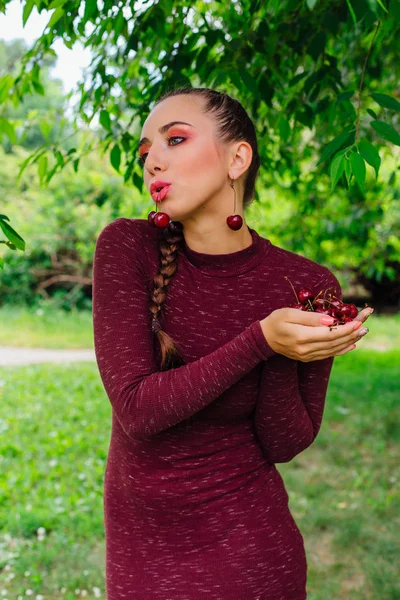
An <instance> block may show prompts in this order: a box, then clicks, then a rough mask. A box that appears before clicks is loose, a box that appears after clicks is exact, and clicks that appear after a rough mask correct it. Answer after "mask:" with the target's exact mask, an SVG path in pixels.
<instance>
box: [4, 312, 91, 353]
mask: <svg viewBox="0 0 400 600" xmlns="http://www.w3.org/2000/svg"><path fill="white" fill-rule="evenodd" d="M0 321H1V328H0V345H1V346H14V347H21V346H25V347H26V348H69V349H81V348H92V349H93V324H92V313H91V311H77V310H73V311H71V312H69V313H67V312H65V311H62V310H60V309H59V308H54V306H52V304H51V303H45V302H43V303H42V305H41V307H40V308H37V309H30V308H25V307H20V306H17V307H10V306H2V307H1V308H0Z"/></svg>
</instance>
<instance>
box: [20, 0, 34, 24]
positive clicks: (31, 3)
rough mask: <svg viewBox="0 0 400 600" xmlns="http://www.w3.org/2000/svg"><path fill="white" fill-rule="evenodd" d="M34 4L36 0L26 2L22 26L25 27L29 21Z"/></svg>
mask: <svg viewBox="0 0 400 600" xmlns="http://www.w3.org/2000/svg"><path fill="white" fill-rule="evenodd" d="M34 6H35V2H34V0H28V1H27V3H26V4H25V6H24V10H23V11H22V26H23V27H25V25H26V22H27V21H28V19H29V17H30V14H31V12H32V9H33V7H34Z"/></svg>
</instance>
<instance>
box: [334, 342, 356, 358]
mask: <svg viewBox="0 0 400 600" xmlns="http://www.w3.org/2000/svg"><path fill="white" fill-rule="evenodd" d="M355 348H357V346H356V344H352V345H351V346H347V348H345V349H344V350H342V351H341V352H338V353H337V354H335V356H341V355H342V354H347V352H350V350H354V349H355Z"/></svg>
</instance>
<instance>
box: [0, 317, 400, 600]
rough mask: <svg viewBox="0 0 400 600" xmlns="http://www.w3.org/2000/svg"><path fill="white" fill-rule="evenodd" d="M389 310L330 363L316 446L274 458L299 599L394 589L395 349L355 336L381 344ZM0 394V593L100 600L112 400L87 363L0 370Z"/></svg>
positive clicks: (389, 329) (398, 508)
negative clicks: (297, 540)
mask: <svg viewBox="0 0 400 600" xmlns="http://www.w3.org/2000/svg"><path fill="white" fill-rule="evenodd" d="M3 316H4V313H3ZM20 316H21V315H20ZM25 316H26V315H25ZM53 317H54V315H53ZM85 318H86V317H84V318H83V319H82V320H81V322H80V327H81V328H82V329H83V328H84V327H85V325H84V323H85V320H84V319H85ZM10 319H11V314H10ZM47 319H48V317H46V320H45V323H46V324H48V323H51V322H52V321H51V319H50V320H47ZM59 319H60V322H61V318H60V317H59ZM388 319H389V318H388ZM390 319H391V324H389V321H387V320H386V318H384V319H383V318H381V317H377V316H376V315H375V314H374V315H373V316H372V317H371V318H370V319H369V320H368V326H369V327H370V330H371V331H370V333H369V334H368V335H367V336H366V338H364V339H363V340H362V341H361V342H360V343H359V348H358V349H357V350H355V351H354V352H351V353H349V354H347V355H345V356H342V357H338V358H337V359H336V360H335V363H334V367H333V371H332V376H331V380H330V384H329V390H328V397H327V401H326V409H325V414H324V419H323V423H322V427H321V431H320V433H319V435H318V437H317V439H316V441H315V442H314V444H313V445H312V446H311V447H310V448H308V449H307V450H305V451H304V452H303V453H302V454H300V455H299V456H297V457H296V458H295V459H294V460H293V461H291V462H290V463H288V464H279V465H278V469H279V471H280V472H281V474H282V476H283V478H284V480H285V484H286V488H287V490H288V492H289V495H290V508H291V510H292V513H293V516H294V517H295V519H296V521H297V523H298V525H299V527H300V530H301V532H302V534H303V537H304V540H305V545H306V551H307V559H308V586H307V587H308V599H309V600H327V599H329V600H350V599H351V600H352V599H355V600H378V599H379V600H395V599H396V600H398V598H400V582H399V579H398V572H397V566H396V565H397V563H398V557H399V555H400V544H399V535H398V531H399V525H400V517H399V515H400V500H399V480H400V468H399V460H398V456H399V441H400V427H399V424H400V414H399V412H400V411H399V402H398V396H399V394H398V388H399V379H400V350H399V349H392V350H386V351H382V350H371V349H367V348H366V344H364V342H367V339H368V338H369V336H371V338H370V339H371V340H373V339H374V335H379V336H382V339H383V338H384V337H385V336H386V337H385V339H386V341H387V343H388V344H389V345H390V346H392V347H394V346H395V343H394V342H393V340H396V339H398V337H399V329H400V327H399V326H398V324H399V320H398V317H391V318H390ZM16 321H18V316H16V317H15V320H14V323H15V322H16ZM3 322H5V324H6V326H7V327H10V322H9V321H7V319H6V321H4V319H3ZM23 322H24V321H23V320H22V321H20V323H23ZM26 322H27V323H28V327H29V324H30V321H29V319H27V321H26ZM89 322H90V321H87V322H86V323H89ZM53 323H54V322H53ZM64 323H65V321H64ZM46 326H47V325H46ZM21 327H22V325H21ZM73 327H74V326H73V324H72V321H71V328H73ZM90 327H91V326H90V325H88V331H89V332H90ZM75 329H76V331H77V332H78V333H79V331H78V329H79V328H78V327H76V328H75ZM32 331H33V330H32ZM42 331H43V332H46V327H44V328H43V330H42ZM373 332H378V333H375V334H373ZM20 333H21V335H22V333H23V332H22V331H21V332H20ZM46 335H47V333H46ZM85 335H87V334H86V333H82V340H83V339H84V337H85ZM21 339H23V336H22V338H21ZM54 339H56V338H54ZM57 339H58V340H61V341H63V343H64V342H65V340H69V341H68V344H69V343H70V341H71V340H72V339H73V336H72V337H71V338H68V336H65V337H64V336H58V338H57ZM43 340H44V338H43V337H40V336H38V337H36V341H37V343H38V345H40V346H42V347H43V346H44V341H43ZM368 341H369V342H370V343H371V341H370V340H368ZM58 347H61V343H60V344H59V345H58ZM69 347H71V346H69ZM75 347H76V346H75ZM81 347H90V345H86V344H84V345H82V346H81ZM0 402H1V406H2V412H1V418H0V473H1V475H0V592H2V591H3V590H5V591H6V594H5V595H4V593H3V596H2V597H4V598H6V599H7V600H11V599H13V600H14V599H17V598H18V597H19V596H21V597H24V598H25V592H26V590H28V589H29V590H32V591H33V594H32V598H36V595H42V596H43V598H44V600H53V599H54V600H58V599H59V598H64V599H66V600H72V599H76V598H77V597H86V598H88V599H90V600H92V599H94V598H96V597H98V594H99V593H101V596H100V597H101V598H105V585H104V529H103V497H102V494H103V478H104V470H105V464H106V457H107V451H108V444H109V437H110V424H111V407H110V404H109V401H108V399H107V397H106V395H105V392H104V389H103V386H102V383H101V380H100V376H99V373H98V370H97V365H96V364H95V363H82V364H73V365H51V364H44V365H32V366H24V367H12V368H10V367H7V368H1V369H0ZM39 528H44V530H45V535H44V537H43V538H40V537H38V533H37V532H38V530H39V531H40V529H39ZM77 590H81V591H82V590H85V591H86V595H85V596H83V595H82V593H81V592H77ZM99 591H100V592H99Z"/></svg>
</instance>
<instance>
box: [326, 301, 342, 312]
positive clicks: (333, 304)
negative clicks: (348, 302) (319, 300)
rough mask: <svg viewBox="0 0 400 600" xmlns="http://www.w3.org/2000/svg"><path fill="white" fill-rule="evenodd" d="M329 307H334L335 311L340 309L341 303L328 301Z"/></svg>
mask: <svg viewBox="0 0 400 600" xmlns="http://www.w3.org/2000/svg"><path fill="white" fill-rule="evenodd" d="M329 303H330V306H334V307H335V308H336V309H337V310H339V309H340V308H342V306H343V304H344V303H343V302H342V301H341V300H329Z"/></svg>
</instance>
